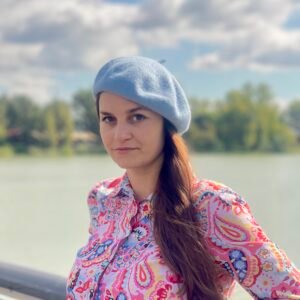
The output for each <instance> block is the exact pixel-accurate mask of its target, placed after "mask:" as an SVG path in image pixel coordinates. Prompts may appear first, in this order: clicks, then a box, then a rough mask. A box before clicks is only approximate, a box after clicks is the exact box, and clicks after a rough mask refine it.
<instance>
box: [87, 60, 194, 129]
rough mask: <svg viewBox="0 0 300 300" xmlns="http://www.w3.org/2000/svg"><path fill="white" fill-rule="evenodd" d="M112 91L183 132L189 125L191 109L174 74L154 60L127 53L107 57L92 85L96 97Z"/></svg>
mask: <svg viewBox="0 0 300 300" xmlns="http://www.w3.org/2000/svg"><path fill="white" fill-rule="evenodd" d="M101 92H111V93H114V94H117V95H119V96H121V97H124V98H126V99H128V100H130V101H133V102H135V103H138V104H140V105H142V106H145V107H146V108H149V109H150V110H152V111H154V112H156V113H158V114H160V115H161V116H163V117H164V118H166V119H167V120H169V121H170V122H171V123H172V124H173V125H174V126H175V128H176V129H177V132H178V133H180V134H182V133H184V132H186V131H187V130H188V128H189V125H190V121H191V110H190V106H189V103H188V100H187V97H186V95H185V93H184V91H183V89H182V87H181V86H180V84H179V83H178V81H177V80H176V78H175V77H174V76H173V75H172V74H171V73H170V72H169V71H168V70H167V69H166V68H165V67H164V66H163V65H162V64H161V63H159V62H157V61H156V60H153V59H150V58H147V57H142V56H130V57H119V58H115V59H112V60H110V61H108V62H107V63H106V64H105V65H104V66H103V67H102V68H101V69H100V70H99V72H98V74H97V75H96V78H95V82H94V86H93V94H94V97H95V99H96V98H97V96H98V94H99V93H101Z"/></svg>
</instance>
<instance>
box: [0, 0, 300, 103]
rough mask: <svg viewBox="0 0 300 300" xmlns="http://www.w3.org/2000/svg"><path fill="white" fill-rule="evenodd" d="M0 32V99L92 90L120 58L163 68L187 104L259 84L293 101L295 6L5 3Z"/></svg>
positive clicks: (290, 2)
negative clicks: (151, 61)
mask: <svg viewBox="0 0 300 300" xmlns="http://www.w3.org/2000/svg"><path fill="white" fill-rule="evenodd" d="M12 8H13V9H12ZM0 28H1V31H0V93H6V94H8V95H12V94H20V93H24V94H28V95H29V96H30V97H32V98H33V99H34V100H35V101H36V102H39V103H41V104H42V103H47V102H48V101H51V99H53V98H54V97H60V98H64V99H66V100H69V99H71V97H72V95H73V94H74V92H76V91H77V90H78V89H80V88H91V85H92V82H93V79H94V76H95V74H96V72H97V70H98V69H99V68H100V66H101V65H102V64H103V63H105V62H106V61H107V60H108V59H110V58H112V57H116V56H122V55H145V56H150V57H152V58H155V59H165V60H166V63H165V65H166V67H167V68H169V69H170V70H171V71H172V72H173V73H174V74H175V75H176V77H177V78H178V79H179V81H180V82H181V83H182V86H183V87H184V89H185V91H186V93H187V95H188V96H195V97H199V98H210V99H216V98H222V97H223V96H224V95H225V94H226V92H228V91H229V90H230V89H235V88H240V87H241V86H242V85H243V84H244V83H246V82H252V83H254V84H256V83H257V84H258V83H261V82H263V83H266V84H268V85H269V86H270V87H271V88H272V90H273V92H274V94H275V97H276V100H277V101H279V102H281V103H284V102H288V101H290V100H293V99H295V98H300V79H299V78H300V76H299V75H300V1H298V0H264V1H261V0H244V1H240V0H210V1H206V0H151V1H150V0H145V1H134V0H131V1H129V0H128V1H121V0H111V1H103V0H64V1H58V0H52V1H40V0H27V1H22V0H4V1H1V3H0Z"/></svg>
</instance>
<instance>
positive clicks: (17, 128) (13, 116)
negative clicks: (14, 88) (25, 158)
mask: <svg viewBox="0 0 300 300" xmlns="http://www.w3.org/2000/svg"><path fill="white" fill-rule="evenodd" d="M40 118H41V110H40V108H39V106H38V105H37V104H36V103H34V102H33V101H32V100H31V99H30V98H29V97H27V96H24V95H19V96H14V97H12V98H9V99H8V101H7V106H6V120H7V128H8V129H11V130H13V131H14V132H15V135H14V136H12V137H10V142H11V143H12V144H14V146H15V147H16V148H18V149H17V150H19V151H26V149H27V148H28V146H30V145H32V144H36V143H37V140H36V139H35V138H34V136H33V131H34V130H35V129H36V128H38V124H39V123H40Z"/></svg>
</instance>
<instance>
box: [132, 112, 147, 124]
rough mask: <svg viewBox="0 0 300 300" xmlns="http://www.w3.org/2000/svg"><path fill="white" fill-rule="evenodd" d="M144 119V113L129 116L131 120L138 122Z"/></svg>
mask: <svg viewBox="0 0 300 300" xmlns="http://www.w3.org/2000/svg"><path fill="white" fill-rule="evenodd" d="M145 119H146V117H145V116H144V115H142V114H136V115H133V116H132V117H131V120H132V121H133V122H139V121H143V120H145Z"/></svg>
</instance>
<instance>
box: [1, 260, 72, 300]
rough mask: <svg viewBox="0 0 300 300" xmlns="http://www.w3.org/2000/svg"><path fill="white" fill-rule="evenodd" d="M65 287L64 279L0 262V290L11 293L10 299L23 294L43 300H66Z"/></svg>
mask: <svg viewBox="0 0 300 300" xmlns="http://www.w3.org/2000/svg"><path fill="white" fill-rule="evenodd" d="M65 286H66V279H65V278H63V277H61V276H58V275H54V274H49V273H46V272H41V271H37V270H33V269H30V268H26V267H20V266H17V265H13V264H8V263H3V262H0V288H2V289H1V290H6V291H11V292H12V293H11V295H12V297H13V294H15V295H16V294H18V295H19V294H23V295H27V296H31V297H35V298H38V299H45V300H54V299H55V300H60V299H66V288H65ZM5 295H8V294H5ZM8 296H9V295H8ZM17 299H18V298H17ZM20 299H22V298H20Z"/></svg>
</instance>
